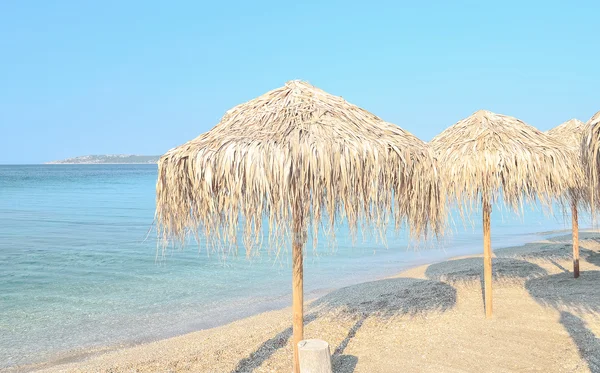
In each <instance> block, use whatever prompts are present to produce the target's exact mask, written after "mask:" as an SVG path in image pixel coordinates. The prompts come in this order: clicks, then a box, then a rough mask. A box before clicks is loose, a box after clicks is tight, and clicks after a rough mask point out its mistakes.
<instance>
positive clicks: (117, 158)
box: [46, 154, 160, 164]
mask: <svg viewBox="0 0 600 373" xmlns="http://www.w3.org/2000/svg"><path fill="white" fill-rule="evenodd" d="M159 158H160V155H132V154H105V155H84V156H81V157H75V158H67V159H63V160H60V161H52V162H47V163H46V164H118V163H121V164H152V163H157V162H158V159H159Z"/></svg>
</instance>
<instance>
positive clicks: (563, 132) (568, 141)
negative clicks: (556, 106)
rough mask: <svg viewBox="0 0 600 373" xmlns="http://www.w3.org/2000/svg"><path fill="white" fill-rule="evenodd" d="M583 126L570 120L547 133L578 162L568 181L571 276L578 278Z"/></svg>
mask: <svg viewBox="0 0 600 373" xmlns="http://www.w3.org/2000/svg"><path fill="white" fill-rule="evenodd" d="M584 128H585V124H584V123H583V122H582V121H580V120H578V119H571V120H568V121H566V122H564V123H563V124H561V125H559V126H557V127H554V128H552V129H551V130H549V131H548V132H547V134H548V135H550V136H551V137H553V138H554V139H555V140H557V141H559V142H561V143H562V144H563V146H564V147H565V148H566V149H568V151H569V152H571V153H573V154H574V155H575V157H576V158H577V160H578V162H577V163H576V164H574V165H573V167H572V168H571V169H570V172H571V174H572V175H571V177H570V180H571V181H572V182H573V185H572V186H571V188H570V189H569V199H570V204H571V230H572V236H573V276H574V277H575V278H578V277H579V221H578V204H579V203H580V202H581V201H582V198H581V197H582V194H583V191H584V188H585V187H586V185H585V184H586V183H585V182H584V179H583V170H582V168H581V159H580V149H581V140H582V138H583V130H584Z"/></svg>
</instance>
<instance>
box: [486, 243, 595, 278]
mask: <svg viewBox="0 0 600 373" xmlns="http://www.w3.org/2000/svg"><path fill="white" fill-rule="evenodd" d="M594 254H595V252H594V251H592V250H588V249H586V248H585V247H584V246H583V245H582V244H580V245H579V256H580V258H581V259H584V260H588V258H589V257H590V256H593V255H594ZM496 256H497V257H498V258H512V259H522V260H542V261H547V262H550V263H552V264H553V265H554V266H556V267H558V268H559V269H560V270H561V271H563V272H571V270H569V269H567V268H565V267H563V266H562V265H560V264H559V263H558V262H559V261H571V260H572V259H573V245H572V244H570V243H565V242H551V243H545V244H540V243H531V244H527V245H523V246H517V247H510V248H506V249H500V250H496ZM588 261H589V260H588Z"/></svg>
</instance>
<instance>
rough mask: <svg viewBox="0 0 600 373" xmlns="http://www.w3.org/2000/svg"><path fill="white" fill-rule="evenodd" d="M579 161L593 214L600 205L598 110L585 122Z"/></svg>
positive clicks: (599, 116)
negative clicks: (586, 183)
mask: <svg viewBox="0 0 600 373" xmlns="http://www.w3.org/2000/svg"><path fill="white" fill-rule="evenodd" d="M581 163H582V165H583V172H584V173H585V176H586V180H588V182H589V186H590V188H589V194H588V200H589V202H590V206H591V208H592V216H593V215H594V213H595V210H596V209H597V208H598V206H599V205H600V111H599V112H597V113H596V114H594V116H593V117H591V118H590V120H589V121H588V122H587V123H586V124H585V129H584V134H583V139H582V141H581Z"/></svg>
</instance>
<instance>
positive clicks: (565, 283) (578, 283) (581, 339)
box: [525, 271, 600, 372]
mask: <svg viewBox="0 0 600 373" xmlns="http://www.w3.org/2000/svg"><path fill="white" fill-rule="evenodd" d="M599 283H600V271H585V272H581V275H580V276H579V278H577V279H575V278H573V277H572V276H571V275H570V274H569V273H559V274H556V275H551V276H544V277H540V278H535V279H531V280H529V281H527V282H526V283H525V288H526V289H527V291H528V292H529V294H530V295H531V296H532V297H533V298H534V299H535V300H536V301H537V302H538V303H540V304H542V305H544V306H550V307H553V308H556V309H558V310H560V311H561V313H560V323H561V324H562V325H563V326H564V328H565V329H566V330H567V331H568V332H569V335H570V336H571V339H573V342H575V344H576V345H577V348H578V350H579V354H580V356H581V357H582V358H583V359H584V360H585V361H586V363H587V365H588V367H589V369H590V370H591V371H592V372H600V339H598V337H596V335H594V333H593V332H592V331H591V330H590V329H589V328H588V327H587V325H586V323H585V321H584V320H582V319H581V318H579V317H577V316H575V314H574V313H576V312H581V313H600V286H598V284H599ZM571 311H574V312H571Z"/></svg>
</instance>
